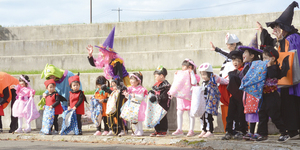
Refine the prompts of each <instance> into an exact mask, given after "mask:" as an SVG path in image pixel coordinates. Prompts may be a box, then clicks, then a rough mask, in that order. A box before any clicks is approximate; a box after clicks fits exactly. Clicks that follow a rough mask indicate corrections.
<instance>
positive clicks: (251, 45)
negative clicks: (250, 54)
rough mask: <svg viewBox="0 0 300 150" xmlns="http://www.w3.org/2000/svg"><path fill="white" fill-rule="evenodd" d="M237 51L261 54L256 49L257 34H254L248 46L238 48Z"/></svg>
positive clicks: (260, 51)
mask: <svg viewBox="0 0 300 150" xmlns="http://www.w3.org/2000/svg"><path fill="white" fill-rule="evenodd" d="M239 50H241V51H245V50H251V51H256V52H258V53H262V52H263V51H262V50H260V49H258V43H257V33H255V36H254V38H253V39H252V40H251V42H250V44H249V46H239Z"/></svg>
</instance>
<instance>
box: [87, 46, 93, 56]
mask: <svg viewBox="0 0 300 150" xmlns="http://www.w3.org/2000/svg"><path fill="white" fill-rule="evenodd" d="M86 49H87V51H88V53H89V57H92V56H93V51H94V50H93V46H92V45H88V47H86Z"/></svg>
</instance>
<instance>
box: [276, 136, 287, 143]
mask: <svg viewBox="0 0 300 150" xmlns="http://www.w3.org/2000/svg"><path fill="white" fill-rule="evenodd" d="M289 139H290V136H289V135H280V137H279V139H278V140H277V141H278V142H285V141H287V140H289Z"/></svg>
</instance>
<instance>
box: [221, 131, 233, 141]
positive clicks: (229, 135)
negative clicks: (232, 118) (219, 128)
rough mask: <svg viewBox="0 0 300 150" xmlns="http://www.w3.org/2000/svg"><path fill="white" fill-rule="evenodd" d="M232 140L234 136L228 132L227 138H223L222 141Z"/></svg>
mask: <svg viewBox="0 0 300 150" xmlns="http://www.w3.org/2000/svg"><path fill="white" fill-rule="evenodd" d="M230 139H232V134H231V133H229V132H226V134H225V136H224V137H222V140H230Z"/></svg>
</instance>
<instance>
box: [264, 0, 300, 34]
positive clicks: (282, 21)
mask: <svg viewBox="0 0 300 150" xmlns="http://www.w3.org/2000/svg"><path fill="white" fill-rule="evenodd" d="M295 7H298V8H299V5H298V3H297V2H296V1H293V2H292V3H291V4H290V5H289V6H288V7H287V8H286V9H285V11H284V12H283V13H282V14H281V15H280V17H279V18H278V19H276V20H275V21H273V22H267V23H266V24H267V27H271V28H274V27H275V26H276V25H279V26H280V28H281V29H282V30H284V31H287V32H291V31H293V30H294V29H295V27H294V26H293V25H292V21H293V16H294V8H295Z"/></svg>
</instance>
